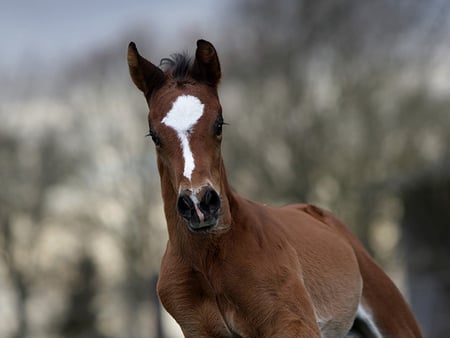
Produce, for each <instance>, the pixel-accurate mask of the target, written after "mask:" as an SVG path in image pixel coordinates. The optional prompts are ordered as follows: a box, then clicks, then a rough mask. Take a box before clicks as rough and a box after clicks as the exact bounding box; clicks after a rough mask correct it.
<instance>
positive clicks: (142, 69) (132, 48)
mask: <svg viewBox="0 0 450 338" xmlns="http://www.w3.org/2000/svg"><path fill="white" fill-rule="evenodd" d="M127 59H128V70H129V71H130V76H131V79H132V80H133V82H134V84H135V85H136V87H138V88H139V89H140V90H141V91H142V92H143V93H144V95H145V97H146V98H147V99H150V96H151V94H152V92H153V91H154V90H155V89H158V88H159V87H160V86H162V84H163V83H164V80H165V75H164V73H163V71H162V70H161V69H159V68H158V67H156V66H155V65H154V64H153V63H151V62H150V61H147V60H146V59H145V58H143V57H142V56H141V55H140V54H139V52H138V50H137V48H136V44H135V43H134V42H130V44H129V45H128V54H127Z"/></svg>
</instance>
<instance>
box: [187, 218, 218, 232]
mask: <svg viewBox="0 0 450 338" xmlns="http://www.w3.org/2000/svg"><path fill="white" fill-rule="evenodd" d="M185 221H186V223H187V226H188V229H189V231H190V232H192V233H196V234H198V233H209V232H213V231H214V229H215V228H216V226H217V223H218V220H217V219H216V220H210V221H205V222H201V223H199V222H194V223H193V222H192V221H188V220H186V219H185Z"/></svg>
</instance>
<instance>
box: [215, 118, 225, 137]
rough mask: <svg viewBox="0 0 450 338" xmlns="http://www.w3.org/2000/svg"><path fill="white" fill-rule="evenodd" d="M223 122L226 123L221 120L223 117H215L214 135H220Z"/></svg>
mask: <svg viewBox="0 0 450 338" xmlns="http://www.w3.org/2000/svg"><path fill="white" fill-rule="evenodd" d="M224 124H226V123H225V122H223V117H222V116H219V117H218V118H217V120H216V122H215V123H214V134H215V135H216V136H220V135H222V127H223V125H224Z"/></svg>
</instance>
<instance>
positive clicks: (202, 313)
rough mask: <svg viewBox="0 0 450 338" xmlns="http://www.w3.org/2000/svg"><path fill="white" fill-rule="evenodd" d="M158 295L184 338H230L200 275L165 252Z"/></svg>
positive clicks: (213, 298)
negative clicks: (179, 327)
mask: <svg viewBox="0 0 450 338" xmlns="http://www.w3.org/2000/svg"><path fill="white" fill-rule="evenodd" d="M158 295H159V298H160V300H161V303H162V304H163V306H164V308H165V309H166V310H167V311H168V312H169V313H170V314H171V315H172V316H173V317H174V318H175V320H176V321H177V322H178V324H179V325H180V326H181V329H182V331H183V333H184V336H185V337H199V338H200V337H205V338H206V337H208V338H209V337H218V338H220V337H230V332H229V330H228V329H227V327H226V325H225V323H224V320H223V318H222V316H221V314H220V312H219V309H218V307H217V304H216V302H215V297H213V296H212V295H211V293H210V291H209V287H208V285H206V283H205V281H204V280H203V278H202V277H201V275H199V274H198V273H196V272H194V271H193V270H192V269H191V268H189V267H188V266H186V265H184V264H183V263H182V262H181V260H180V259H177V258H175V257H173V256H171V255H170V254H169V253H168V252H167V251H166V254H165V255H164V257H163V260H162V264H161V270H160V275H159V280H158Z"/></svg>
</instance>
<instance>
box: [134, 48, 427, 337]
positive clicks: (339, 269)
mask: <svg viewBox="0 0 450 338" xmlns="http://www.w3.org/2000/svg"><path fill="white" fill-rule="evenodd" d="M127 61H128V68H129V73H130V76H131V79H132V81H133V82H134V84H135V85H136V87H137V88H138V89H139V90H140V91H141V92H142V93H143V94H144V96H145V99H146V101H147V105H148V108H149V113H148V124H149V134H148V135H149V136H151V138H152V140H153V142H154V145H155V147H156V154H157V155H156V156H157V167H158V171H159V175H160V181H161V194H162V198H163V205H164V213H165V218H166V221H167V231H168V242H167V247H166V251H165V253H164V256H163V258H162V262H161V268H160V274H159V280H158V284H157V292H158V295H159V298H160V301H161V303H162V304H163V306H164V307H165V309H166V310H167V311H168V312H169V313H170V314H171V315H172V316H173V317H174V318H175V320H176V321H177V322H178V324H179V325H180V327H181V329H182V331H183V334H184V335H185V337H304V338H314V337H323V338H325V337H326V338H330V337H333V338H336V337H366V338H382V337H391V338H394V337H402V338H403V337H416V338H419V337H422V333H421V331H420V328H419V326H418V324H417V322H416V320H415V318H414V315H413V314H412V311H411V310H410V308H409V307H408V305H407V303H406V301H405V300H404V298H403V297H402V295H401V293H400V291H399V290H398V289H397V287H396V286H395V285H394V283H393V282H392V281H391V280H390V279H389V277H388V276H387V275H386V274H385V273H384V272H383V270H382V269H381V268H380V267H379V266H378V265H377V263H376V262H375V261H374V260H373V259H372V258H371V256H370V255H369V254H368V252H367V251H366V249H365V248H364V247H363V245H362V244H361V243H360V242H359V240H358V239H357V238H356V237H355V236H354V235H353V234H352V233H351V232H350V230H348V228H347V227H346V226H345V225H344V224H343V223H342V222H341V221H339V220H338V219H337V218H336V217H335V216H334V215H333V214H331V213H330V212H328V211H326V210H324V209H321V208H319V207H317V206H314V205H311V204H295V205H287V206H283V207H273V206H269V205H265V204H260V203H257V202H254V201H251V200H248V199H245V198H243V197H241V196H240V195H239V194H238V193H237V192H235V191H234V190H233V189H232V188H231V186H230V184H229V182H228V179H227V175H226V170H225V165H224V160H223V158H222V152H221V143H222V129H223V126H224V124H225V122H224V119H223V114H222V107H221V104H220V100H219V95H218V85H219V82H220V79H221V75H222V73H221V67H220V63H219V58H218V55H217V52H216V49H215V48H214V46H213V45H212V44H211V43H210V42H208V41H205V40H198V41H197V47H196V51H195V55H194V56H193V57H190V56H188V55H187V54H186V53H184V54H174V55H172V57H171V58H165V59H162V60H161V64H160V66H159V67H158V66H155V65H154V64H152V63H151V62H150V61H148V60H147V59H145V58H144V57H143V56H141V55H140V54H139V52H138V49H137V47H136V44H135V43H134V42H130V44H129V46H128V54H127Z"/></svg>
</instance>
